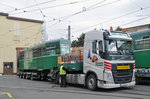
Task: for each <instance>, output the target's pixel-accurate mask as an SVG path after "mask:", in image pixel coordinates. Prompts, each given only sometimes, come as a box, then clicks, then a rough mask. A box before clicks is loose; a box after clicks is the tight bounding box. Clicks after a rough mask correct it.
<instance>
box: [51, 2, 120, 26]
mask: <svg viewBox="0 0 150 99" xmlns="http://www.w3.org/2000/svg"><path fill="white" fill-rule="evenodd" d="M105 1H106V0H103V1H101V2H99V3H96V4H94V5H95V6H96V5H98V4H101V3H103V2H105ZM119 1H120V0H116V1H113V2H110V3H107V4H103V5H100V6H97V7H94V5H92V7H88V8H87V10H84V9H83V10H82V11H78V12H76V13H74V14H72V15H69V16H68V17H66V18H64V19H62V20H59V21H58V22H57V23H54V24H52V25H51V26H49V27H53V26H55V25H56V24H58V23H60V22H62V21H64V20H66V19H69V18H71V17H73V16H76V15H78V14H80V13H83V12H87V11H89V10H93V9H96V8H99V7H103V6H106V5H110V4H113V3H116V2H119ZM93 7H94V8H93Z"/></svg>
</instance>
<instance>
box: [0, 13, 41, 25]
mask: <svg viewBox="0 0 150 99" xmlns="http://www.w3.org/2000/svg"><path fill="white" fill-rule="evenodd" d="M0 15H2V16H6V17H7V18H8V19H14V20H21V21H29V22H37V23H43V22H44V21H42V20H34V19H28V18H20V17H14V16H9V14H8V13H3V12H0Z"/></svg>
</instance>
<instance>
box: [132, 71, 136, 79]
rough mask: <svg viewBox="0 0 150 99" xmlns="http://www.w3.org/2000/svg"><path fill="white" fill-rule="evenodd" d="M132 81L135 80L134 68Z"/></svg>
mask: <svg viewBox="0 0 150 99" xmlns="http://www.w3.org/2000/svg"><path fill="white" fill-rule="evenodd" d="M132 81H135V70H134V71H133V77H132Z"/></svg>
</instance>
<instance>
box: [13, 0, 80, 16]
mask: <svg viewBox="0 0 150 99" xmlns="http://www.w3.org/2000/svg"><path fill="white" fill-rule="evenodd" d="M76 3H79V1H76V2H69V3H63V4H59V5H54V6H50V7H43V8H41V10H44V9H49V8H55V7H61V6H66V5H72V4H76ZM37 10H39V9H33V10H27V11H25V10H24V11H23V12H18V13H12V14H11V15H14V14H21V13H26V12H33V11H37Z"/></svg>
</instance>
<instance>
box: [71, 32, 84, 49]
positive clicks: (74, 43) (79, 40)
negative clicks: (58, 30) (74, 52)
mask: <svg viewBox="0 0 150 99" xmlns="http://www.w3.org/2000/svg"><path fill="white" fill-rule="evenodd" d="M84 38H85V34H84V33H82V34H81V35H80V37H78V38H77V40H74V41H72V43H71V47H79V46H81V47H83V45H84Z"/></svg>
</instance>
